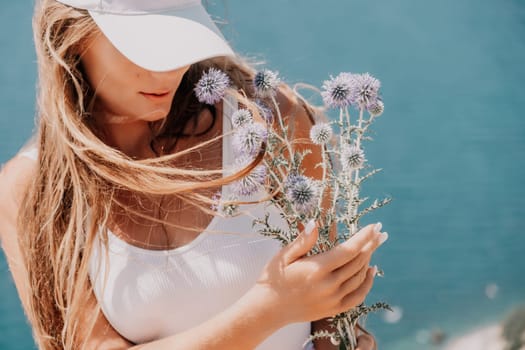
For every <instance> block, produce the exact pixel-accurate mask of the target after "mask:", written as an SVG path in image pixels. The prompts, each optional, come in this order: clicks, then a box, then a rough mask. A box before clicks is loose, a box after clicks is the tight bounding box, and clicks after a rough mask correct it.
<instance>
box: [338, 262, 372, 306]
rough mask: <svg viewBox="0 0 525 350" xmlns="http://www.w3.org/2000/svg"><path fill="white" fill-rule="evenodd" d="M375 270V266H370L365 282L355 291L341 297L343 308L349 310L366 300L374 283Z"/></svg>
mask: <svg viewBox="0 0 525 350" xmlns="http://www.w3.org/2000/svg"><path fill="white" fill-rule="evenodd" d="M375 271H376V270H375V269H374V268H373V267H370V268H368V269H367V273H366V278H365V280H364V281H363V283H361V285H360V286H359V287H358V288H357V289H355V290H354V291H353V292H350V293H349V294H347V295H345V296H344V297H343V298H342V299H341V303H340V306H341V308H342V309H343V310H349V309H351V308H353V307H356V306H357V305H359V304H361V303H363V302H364V301H365V299H366V295H367V294H368V293H369V292H370V289H372V286H373V285H374V276H375Z"/></svg>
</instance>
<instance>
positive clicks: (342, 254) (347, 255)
mask: <svg viewBox="0 0 525 350" xmlns="http://www.w3.org/2000/svg"><path fill="white" fill-rule="evenodd" d="M374 226H375V225H373V224H370V225H367V226H365V227H364V228H362V229H361V230H360V231H359V232H358V233H357V234H355V235H354V236H352V237H350V238H349V239H348V240H346V241H345V242H343V243H341V244H339V245H337V246H335V247H333V248H332V249H330V250H329V251H326V252H324V253H321V254H318V255H316V256H314V257H312V259H315V260H317V261H318V263H319V264H320V265H321V266H324V267H325V268H326V269H327V270H328V271H333V270H335V269H337V268H339V267H341V266H343V265H344V264H346V263H347V262H348V261H350V260H352V259H354V258H356V257H357V256H358V255H359V254H360V253H361V250H362V249H363V248H364V247H365V245H366V244H367V243H368V242H370V241H372V240H373V239H374V238H375V237H376V236H377V234H378V232H377V233H376V231H375V230H374Z"/></svg>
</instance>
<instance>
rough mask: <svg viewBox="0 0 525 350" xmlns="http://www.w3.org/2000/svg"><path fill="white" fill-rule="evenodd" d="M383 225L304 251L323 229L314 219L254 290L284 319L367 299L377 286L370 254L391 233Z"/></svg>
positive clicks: (311, 316)
mask: <svg viewBox="0 0 525 350" xmlns="http://www.w3.org/2000/svg"><path fill="white" fill-rule="evenodd" d="M374 226H377V227H376V230H374ZM380 229H381V225H380V224H378V225H368V226H366V227H364V228H363V229H362V230H360V231H359V232H358V233H357V234H356V235H354V236H352V237H351V238H350V239H348V240H347V241H346V242H343V243H341V244H339V245H338V246H336V247H334V248H333V249H331V250H329V251H327V252H323V253H321V254H318V255H313V256H305V254H306V253H307V252H308V251H309V250H310V249H311V248H312V247H313V246H314V245H315V243H316V241H317V237H318V234H319V233H318V230H317V227H316V226H315V223H313V222H311V223H310V224H309V225H307V227H306V228H305V230H304V231H303V232H302V233H301V234H300V235H299V237H297V239H296V240H295V241H294V242H292V243H290V244H289V245H288V246H286V247H285V248H283V249H282V250H281V251H280V252H279V253H278V254H276V256H275V257H274V258H273V259H272V260H271V261H270V262H269V263H268V264H267V265H266V267H265V269H264V270H263V273H262V275H261V276H260V278H259V279H258V281H257V283H256V285H255V286H254V289H258V293H260V294H259V295H261V296H262V297H264V298H265V300H264V302H265V303H267V306H269V307H271V308H272V309H273V310H274V312H275V314H276V317H277V318H278V319H279V320H280V321H281V322H283V324H288V323H294V322H307V321H313V320H318V319H321V318H326V317H329V316H333V315H336V314H338V313H340V312H343V311H347V310H349V309H351V308H353V307H355V306H357V305H359V304H361V303H363V302H364V300H365V298H366V295H367V294H368V292H369V291H370V289H371V288H372V285H373V280H374V275H375V273H376V270H375V269H374V268H371V267H369V262H370V258H371V255H372V254H373V252H374V251H375V250H376V249H377V248H378V247H379V245H381V243H382V242H384V240H385V239H386V237H387V234H386V233H383V234H382V233H380V232H379V231H380ZM308 232H310V233H308Z"/></svg>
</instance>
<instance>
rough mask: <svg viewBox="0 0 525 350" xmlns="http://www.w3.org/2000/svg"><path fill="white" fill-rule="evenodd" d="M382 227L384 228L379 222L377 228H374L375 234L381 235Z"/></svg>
mask: <svg viewBox="0 0 525 350" xmlns="http://www.w3.org/2000/svg"><path fill="white" fill-rule="evenodd" d="M381 227H383V225H382V224H381V223H380V222H378V223H377V224H376V225H375V226H374V232H375V233H379V232H380V231H381Z"/></svg>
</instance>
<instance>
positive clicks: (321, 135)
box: [310, 123, 333, 145]
mask: <svg viewBox="0 0 525 350" xmlns="http://www.w3.org/2000/svg"><path fill="white" fill-rule="evenodd" d="M332 134H333V131H332V127H331V126H330V124H328V123H319V124H315V125H314V126H312V128H311V129H310V139H311V140H312V142H313V143H315V144H316V145H324V144H326V143H327V142H328V141H330V139H331V138H332Z"/></svg>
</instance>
